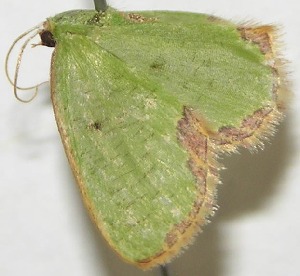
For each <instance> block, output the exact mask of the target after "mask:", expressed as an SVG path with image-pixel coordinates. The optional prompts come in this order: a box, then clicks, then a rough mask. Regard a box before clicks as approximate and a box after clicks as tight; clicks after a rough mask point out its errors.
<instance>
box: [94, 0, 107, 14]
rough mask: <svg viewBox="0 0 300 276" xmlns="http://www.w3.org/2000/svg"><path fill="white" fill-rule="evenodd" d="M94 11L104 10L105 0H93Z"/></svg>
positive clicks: (105, 8)
mask: <svg viewBox="0 0 300 276" xmlns="http://www.w3.org/2000/svg"><path fill="white" fill-rule="evenodd" d="M94 3H95V9H96V11H98V12H100V11H106V10H107V8H108V6H107V3H106V0H94Z"/></svg>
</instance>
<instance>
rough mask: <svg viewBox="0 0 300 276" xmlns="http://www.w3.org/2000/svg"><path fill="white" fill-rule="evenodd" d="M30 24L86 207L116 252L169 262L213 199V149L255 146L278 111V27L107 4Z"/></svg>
mask: <svg viewBox="0 0 300 276" xmlns="http://www.w3.org/2000/svg"><path fill="white" fill-rule="evenodd" d="M38 32H39V34H40V37H41V44H42V45H45V46H49V47H55V50H54V53H53V57H52V62H51V98H52V101H53V106H54V112H55V116H56V121H57V125H58V129H59V132H60V134H61V138H62V141H63V144H64V147H65V151H66V154H67V156H68V159H69V162H70V164H71V167H72V170H73V172H74V175H75V177H76V180H77V182H78V184H79V187H80V191H81V193H82V197H83V200H84V203H85V205H86V207H87V209H88V210H89V213H90V216H91V218H92V219H93V221H94V222H95V224H96V225H97V227H98V228H99V230H100V231H101V233H102V234H103V236H104V237H105V238H106V240H107V242H108V243H109V244H110V246H111V247H112V248H113V249H114V250H115V251H116V252H117V253H118V254H119V255H120V256H121V257H122V258H123V259H124V260H125V261H127V262H130V263H133V264H135V265H137V266H139V267H141V268H144V269H147V268H151V267H153V266H155V265H160V264H164V263H166V262H169V261H170V260H171V259H172V258H173V257H174V256H176V255H177V254H178V252H180V250H181V249H182V248H183V247H184V246H186V245H188V244H190V243H191V241H192V238H193V236H194V235H195V234H196V233H198V232H199V231H201V230H202V228H203V226H204V225H205V224H206V222H207V221H208V219H209V217H210V216H212V215H213V213H214V211H215V210H216V191H217V185H218V183H219V182H220V178H219V170H220V168H221V165H220V164H219V163H218V162H217V157H218V155H219V154H221V153H230V152H234V151H236V150H237V149H238V147H246V148H249V149H250V150H251V149H253V148H255V147H257V146H262V141H263V140H264V139H266V138H267V137H268V136H270V135H271V134H272V133H273V131H274V128H275V125H276V124H278V123H279V121H280V120H281V118H282V112H283V109H284V97H285V95H286V91H287V89H286V80H285V75H284V73H283V68H282V67H283V66H282V63H283V62H282V60H281V59H280V58H278V57H277V52H276V51H277V49H276V47H275V46H276V45H275V46H274V44H276V41H275V40H276V29H275V28H274V27H272V26H251V25H249V24H245V25H236V24H234V23H232V22H228V21H225V20H223V19H220V18H216V17H213V16H210V15H205V14H194V13H184V12H159V11H155V12H144V11H143V12H134V13H132V12H120V11H117V10H115V9H112V8H108V9H107V10H106V11H105V12H101V11H100V12H97V11H92V10H91V11H89V10H85V11H84V10H77V11H68V12H64V13H61V14H58V15H56V16H54V17H51V18H48V19H47V20H46V21H45V22H44V24H43V27H42V30H39V31H38ZM16 87H17V86H16V83H15V88H16Z"/></svg>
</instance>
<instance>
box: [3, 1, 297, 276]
mask: <svg viewBox="0 0 300 276" xmlns="http://www.w3.org/2000/svg"><path fill="white" fill-rule="evenodd" d="M110 4H111V5H112V6H114V7H116V8H118V9H126V10H139V9H165V10H185V11H194V12H202V13H213V14H214V15H217V16H221V17H224V18H227V19H234V20H237V21H239V20H249V19H253V20H254V21H255V22H263V23H277V24H280V25H281V26H282V30H283V36H282V37H281V39H282V40H283V41H284V42H285V44H284V47H283V49H282V53H283V54H284V56H285V57H286V58H287V59H288V60H290V61H291V64H290V65H289V69H290V71H291V73H290V78H291V79H292V80H293V82H294V85H293V91H294V98H293V101H292V103H291V106H290V111H289V113H288V116H287V118H286V120H285V122H284V123H283V124H282V125H281V126H280V127H279V131H278V133H277V135H276V136H275V137H274V138H273V139H272V143H271V144H267V145H266V148H265V150H264V151H260V152H259V153H258V154H250V153H248V152H244V151H243V152H242V154H241V155H234V156H231V157H226V158H225V159H224V160H223V162H224V164H225V165H226V167H227V168H228V170H226V171H223V172H222V180H223V183H224V184H223V185H222V186H220V188H219V205H220V209H219V211H218V212H217V214H216V216H215V217H214V218H213V219H212V223H211V224H209V225H208V226H207V227H205V231H204V233H202V234H201V235H199V236H198V238H197V239H196V241H195V243H194V245H193V246H191V247H190V248H189V249H188V250H187V251H186V252H185V253H184V254H182V255H181V256H180V257H179V258H177V259H176V260H174V261H173V262H172V264H171V265H170V266H169V269H170V275H179V276H186V275H188V276H196V275H197V276H198V275H201V276H254V275H255V276H266V275H272V276H282V275H291V276H295V275H300V262H299V250H300V221H299V208H300V183H299V178H300V162H299V161H300V159H299V156H300V155H299V152H300V144H299V137H300V103H299V99H300V31H299V26H300V16H299V14H300V7H299V6H300V4H299V1H296V0H294V1H293V0H284V1H283V0H277V1H274V0H259V1H254V0H252V1H250V0H248V1H243V0H225V1H224V0H209V1H203V0H202V1H199V0H185V1H183V0H181V1H175V0H172V1H171V0H160V1H158V0H156V1H154V0H152V1H150V0H143V1H141V0H131V1H129V0H123V1H121V0H120V1H117V0H114V1H110ZM86 8H90V9H92V8H93V2H92V0H90V1H83V0H72V1H61V0H60V1H59V0H51V1H38V0H27V1H17V0H1V10H0V66H1V67H0V68H1V69H0V84H1V85H0V275H2V276H17V275H30V276H40V275H43V276H48V275H49V276H50V275H51V276H52V275H59V276H60V275H72V276H96V275H97V276H99V275H103V276H119V275H120V276H123V275H124V276H125V275H126V276H127V275H130V276H131V275H133V276H138V275H159V271H158V270H153V271H151V272H146V273H144V272H142V271H140V270H138V269H136V268H134V267H132V266H130V265H127V264H125V263H123V262H122V261H121V260H119V258H118V257H116V255H115V254H114V253H113V252H112V251H111V250H110V249H109V248H108V246H107V245H106V243H105V242H104V241H103V239H102V237H101V236H100V235H98V233H97V231H96V229H95V227H94V226H93V224H92V223H91V222H90V220H89V217H88V215H87V213H86V211H85V209H84V208H83V204H82V202H81V199H80V196H79V192H78V190H77V186H76V184H75V181H74V179H73V177H72V174H71V172H70V169H69V166H68V163H67V160H66V157H65V155H64V151H63V148H62V145H61V142H60V137H59V135H58V131H57V129H56V125H55V120H54V117H53V113H52V106H51V102H50V99H49V87H48V86H47V85H46V86H43V87H42V88H41V89H40V93H39V95H38V97H37V98H36V99H35V100H34V101H33V102H32V103H30V104H22V103H20V102H18V101H16V99H15V98H14V97H13V94H12V87H11V86H10V85H9V83H8V81H7V80H6V79H5V74H4V70H3V65H4V59H5V55H6V52H7V50H8V48H9V46H10V44H11V43H12V41H13V40H14V39H15V38H16V37H17V36H18V35H19V34H21V33H22V32H24V31H26V30H27V29H29V28H30V27H32V26H34V25H36V24H37V23H39V22H41V21H43V20H44V19H45V18H46V17H49V16H52V15H55V14H56V13H59V12H62V11H66V10H70V9H86ZM120 43H122V42H121V41H120ZM51 51H52V50H51V49H46V47H37V48H35V49H33V50H32V51H29V52H30V54H29V55H27V56H26V58H25V59H24V63H23V65H22V66H23V68H24V70H22V71H21V77H20V82H22V84H24V85H27V84H34V83H37V82H39V81H43V80H47V79H48V78H49V64H50V53H51ZM11 63H12V65H11V68H13V66H14V64H15V61H13V60H12V62H11Z"/></svg>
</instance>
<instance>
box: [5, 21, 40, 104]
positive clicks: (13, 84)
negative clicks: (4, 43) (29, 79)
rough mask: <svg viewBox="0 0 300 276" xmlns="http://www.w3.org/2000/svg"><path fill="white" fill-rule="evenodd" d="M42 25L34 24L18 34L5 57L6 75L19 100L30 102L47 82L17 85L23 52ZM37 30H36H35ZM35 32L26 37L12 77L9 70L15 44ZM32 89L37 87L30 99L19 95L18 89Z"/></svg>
mask: <svg viewBox="0 0 300 276" xmlns="http://www.w3.org/2000/svg"><path fill="white" fill-rule="evenodd" d="M41 26H42V24H39V25H36V26H34V27H33V28H31V29H29V30H28V31H26V32H25V33H23V34H21V35H20V36H18V37H17V38H16V39H15V40H14V42H13V43H12V45H11V46H10V48H9V50H8V52H7V55H6V58H5V74H6V77H7V79H8V81H9V82H10V83H11V85H12V86H13V87H14V95H15V97H16V99H17V100H19V101H20V102H24V103H28V102H31V101H32V100H33V99H34V98H35V97H36V95H37V93H38V88H39V87H40V86H41V85H42V84H44V83H46V81H45V82H41V83H39V84H37V85H34V86H30V87H20V86H18V85H17V82H18V76H19V71H20V66H21V61H22V57H23V53H24V51H25V49H26V47H27V45H28V43H29V42H30V41H31V40H32V39H33V38H34V37H35V36H37V35H38V34H39V32H40V27H41ZM34 31H35V32H34ZM32 32H34V33H33V34H32V35H31V36H30V37H29V38H27V39H26V41H25V42H24V43H23V45H22V47H21V50H20V52H19V55H18V59H17V64H16V68H15V74H14V78H13V79H12V78H11V77H10V75H9V71H8V62H9V58H10V56H11V52H12V50H13V49H14V48H15V45H16V44H17V43H18V42H19V41H20V40H21V39H22V38H23V37H25V36H26V35H28V34H30V33H32ZM32 89H35V92H34V95H33V96H32V97H31V98H30V99H29V100H23V99H21V98H20V97H19V95H18V90H23V91H25V90H32Z"/></svg>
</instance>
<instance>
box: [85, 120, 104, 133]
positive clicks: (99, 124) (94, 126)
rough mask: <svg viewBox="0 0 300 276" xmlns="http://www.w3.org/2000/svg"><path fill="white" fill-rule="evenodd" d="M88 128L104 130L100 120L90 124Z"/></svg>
mask: <svg viewBox="0 0 300 276" xmlns="http://www.w3.org/2000/svg"><path fill="white" fill-rule="evenodd" d="M88 128H89V129H91V130H95V131H101V130H102V123H101V122H99V121H95V122H93V123H91V124H89V125H88Z"/></svg>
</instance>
